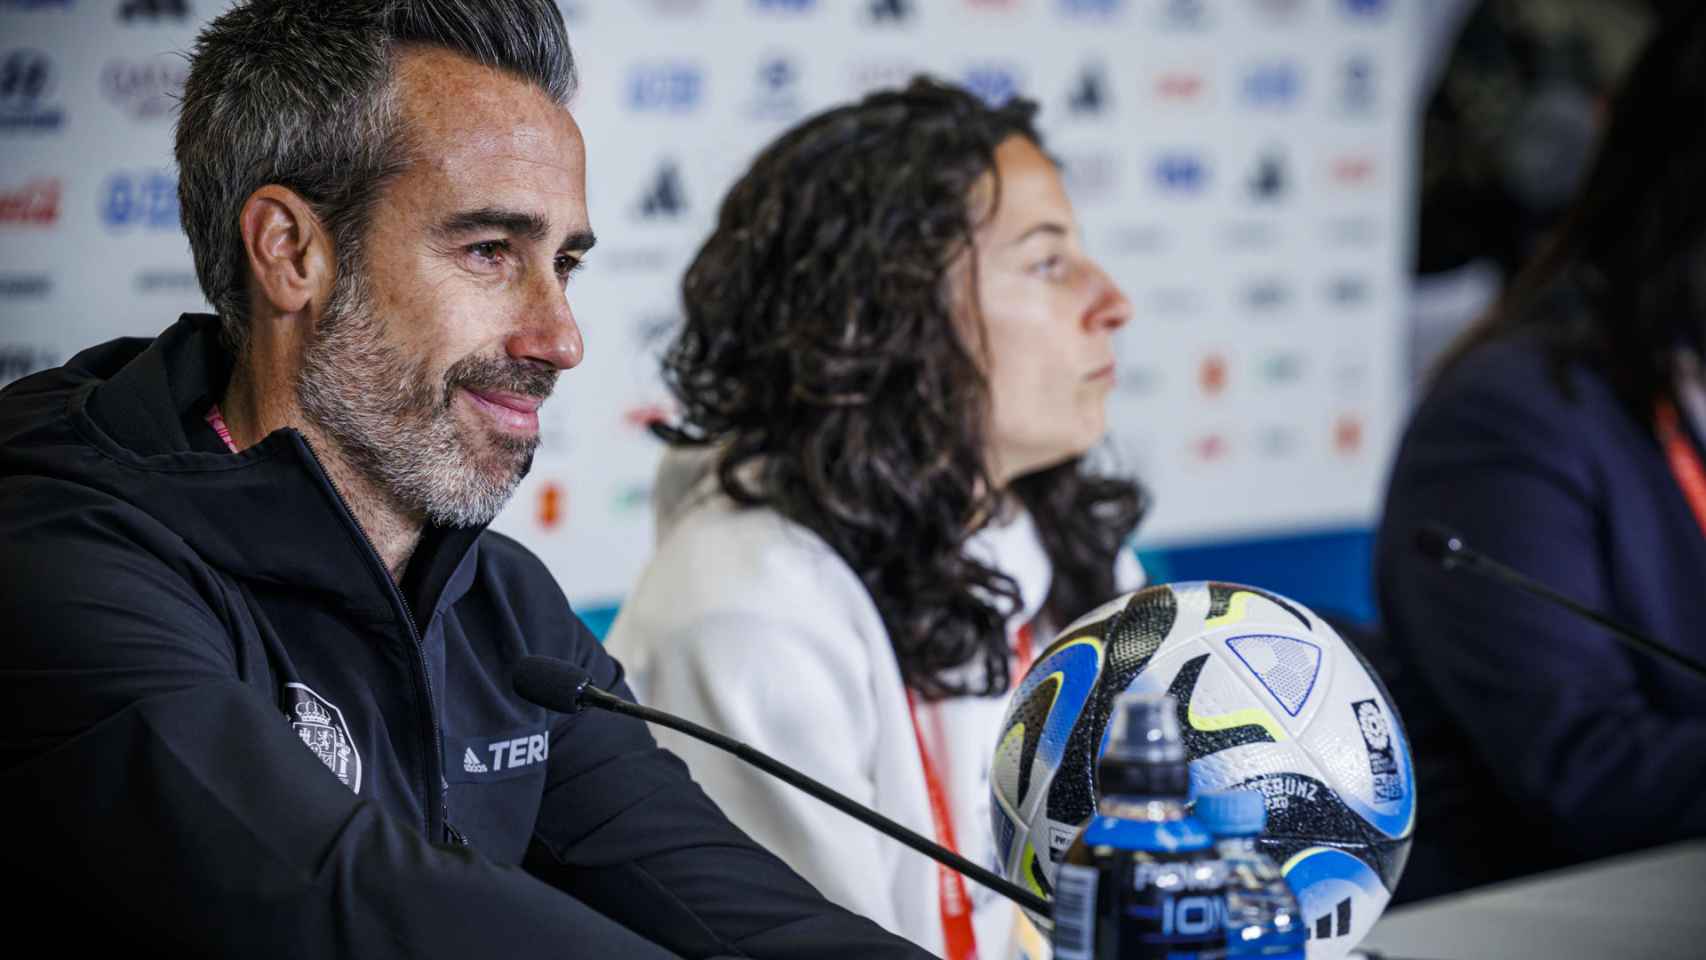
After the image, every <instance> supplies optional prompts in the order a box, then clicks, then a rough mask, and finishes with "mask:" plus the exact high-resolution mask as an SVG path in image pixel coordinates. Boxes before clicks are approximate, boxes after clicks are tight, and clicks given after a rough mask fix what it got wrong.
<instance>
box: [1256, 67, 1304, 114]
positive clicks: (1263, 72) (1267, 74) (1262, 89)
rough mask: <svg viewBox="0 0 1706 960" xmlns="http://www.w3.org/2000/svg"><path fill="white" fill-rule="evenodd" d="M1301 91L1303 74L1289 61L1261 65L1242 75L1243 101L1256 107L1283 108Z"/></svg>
mask: <svg viewBox="0 0 1706 960" xmlns="http://www.w3.org/2000/svg"><path fill="white" fill-rule="evenodd" d="M1302 89H1303V74H1302V71H1301V70H1300V69H1299V68H1298V66H1297V64H1295V63H1291V62H1289V61H1280V62H1276V63H1261V64H1257V65H1256V66H1254V67H1251V68H1250V72H1249V73H1246V74H1245V75H1244V99H1245V100H1246V101H1248V102H1249V103H1251V104H1253V105H1255V106H1258V107H1284V106H1289V105H1291V104H1292V103H1293V102H1295V101H1296V100H1297V98H1298V96H1299V94H1300V92H1301V91H1302Z"/></svg>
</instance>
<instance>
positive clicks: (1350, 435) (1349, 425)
mask: <svg viewBox="0 0 1706 960" xmlns="http://www.w3.org/2000/svg"><path fill="white" fill-rule="evenodd" d="M1333 450H1334V451H1335V452H1337V453H1338V454H1340V455H1341V456H1346V457H1349V456H1355V455H1356V454H1357V453H1358V452H1359V451H1360V450H1362V418H1361V417H1359V416H1357V415H1356V414H1351V413H1347V414H1345V415H1343V416H1341V417H1339V418H1338V419H1337V420H1335V421H1333Z"/></svg>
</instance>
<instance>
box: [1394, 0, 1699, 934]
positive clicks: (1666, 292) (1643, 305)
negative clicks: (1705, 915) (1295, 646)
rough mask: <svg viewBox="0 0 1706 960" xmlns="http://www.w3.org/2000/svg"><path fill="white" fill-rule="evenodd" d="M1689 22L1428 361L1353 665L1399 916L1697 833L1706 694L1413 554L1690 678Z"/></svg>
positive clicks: (1693, 372)
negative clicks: (1379, 710) (1609, 621)
mask: <svg viewBox="0 0 1706 960" xmlns="http://www.w3.org/2000/svg"><path fill="white" fill-rule="evenodd" d="M1702 118H1706V8H1701V7H1699V6H1698V5H1696V6H1693V7H1691V8H1690V9H1689V10H1687V11H1686V12H1684V13H1682V14H1680V15H1679V16H1678V18H1677V19H1676V20H1675V21H1674V22H1673V23H1671V24H1668V25H1667V26H1666V27H1664V28H1662V29H1660V30H1659V31H1658V32H1657V39H1656V40H1655V41H1654V42H1653V44H1652V45H1651V46H1650V47H1649V48H1648V49H1647V50H1646V51H1645V52H1644V54H1643V55H1642V58H1641V60H1640V62H1639V63H1638V64H1637V65H1636V67H1635V68H1634V70H1633V72H1632V73H1631V75H1630V76H1629V78H1628V80H1627V81H1626V84H1625V86H1624V87H1623V89H1622V90H1621V92H1620V93H1619V95H1618V96H1617V98H1616V100H1615V101H1614V103H1613V105H1612V112H1611V119H1610V124H1609V127H1608V128H1607V132H1606V138H1605V140H1604V143H1603V146H1602V148H1601V151H1600V154H1599V156H1598V159H1597V160H1596V162H1595V166H1594V169H1593V171H1592V172H1591V173H1590V175H1589V177H1588V179H1587V180H1586V181H1585V182H1584V184H1583V187H1582V189H1581V191H1580V192H1579V193H1578V195H1577V197H1576V199H1575V202H1574V206H1573V209H1572V212H1571V213H1570V214H1569V216H1568V217H1567V218H1566V220H1565V222H1564V224H1563V225H1562V226H1561V227H1560V229H1559V231H1558V232H1557V233H1556V234H1555V236H1554V237H1553V238H1552V240H1551V241H1550V243H1549V244H1548V245H1547V246H1546V247H1545V248H1544V249H1543V250H1542V252H1541V253H1540V254H1539V256H1538V257H1537V258H1536V259H1535V260H1534V261H1532V262H1531V263H1530V264H1529V265H1528V266H1527V267H1526V268H1525V269H1524V271H1523V272H1522V273H1521V274H1519V276H1518V277H1517V278H1516V280H1515V282H1514V283H1513V284H1512V286H1511V287H1510V289H1509V290H1508V291H1507V293H1506V294H1505V296H1504V297H1503V299H1502V300H1501V301H1500V302H1499V303H1498V304H1497V305H1496V306H1495V308H1494V310H1493V311H1492V312H1491V313H1489V314H1488V315H1487V316H1486V317H1485V318H1483V319H1482V320H1481V321H1479V322H1478V323H1477V324H1476V325H1474V326H1473V327H1471V328H1470V329H1469V330H1468V331H1467V332H1466V333H1465V334H1464V335H1463V337H1462V338H1461V339H1460V340H1459V341H1458V342H1457V343H1456V344H1455V345H1454V347H1453V348H1452V349H1451V350H1449V351H1447V353H1446V355H1445V356H1444V358H1443V359H1442V361H1441V363H1440V365H1439V367H1438V368H1437V370H1436V373H1435V375H1434V378H1433V381H1432V384H1431V387H1430V389H1429V390H1428V393H1427V396H1426V398H1425V399H1424V401H1423V402H1422V403H1421V405H1420V407H1419V408H1418V410H1417V411H1416V413H1415V416H1414V418H1413V420H1412V421H1411V423H1410V425H1409V427H1408V429H1407V430H1406V432H1405V435H1404V440H1403V443H1402V446H1401V449H1400V451H1399V454H1398V458H1397V461H1396V464H1395V466H1394V468H1393V472H1392V477H1391V483H1390V487H1389V489H1388V492H1387V501H1386V507H1385V516H1384V518H1383V521H1382V523H1381V527H1380V533H1379V539H1378V545H1377V547H1376V566H1377V577H1378V591H1379V600H1380V604H1381V610H1382V616H1383V618H1384V621H1385V627H1386V629H1385V633H1384V635H1383V636H1380V637H1376V638H1372V639H1371V640H1370V642H1369V643H1368V644H1367V646H1368V648H1369V649H1368V652H1369V653H1370V655H1371V658H1372V659H1373V660H1374V661H1375V663H1376V665H1377V667H1378V668H1379V669H1380V671H1381V673H1382V674H1383V676H1384V677H1385V678H1386V679H1387V681H1388V683H1389V685H1390V686H1391V688H1392V691H1393V694H1394V696H1395V698H1396V699H1397V701H1398V704H1399V708H1400V710H1401V712H1402V714H1403V716H1404V719H1405V721H1406V724H1407V726H1408V728H1409V732H1410V735H1411V738H1412V742H1413V745H1414V750H1415V757H1416V763H1417V771H1418V779H1419V784H1418V797H1419V801H1420V813H1419V817H1420V822H1419V823H1418V825H1417V830H1416V846H1415V848H1414V851H1413V853H1412V856H1411V863H1410V866H1409V869H1408V872H1407V874H1406V876H1405V879H1404V881H1403V882H1402V883H1401V884H1400V886H1399V888H1398V891H1397V896H1396V898H1395V899H1396V901H1398V902H1401V901H1405V900H1415V899H1418V898H1421V897H1427V896H1432V895H1436V894H1440V893H1446V892H1449V891H1452V890H1457V889H1461V888H1464V887H1470V886H1475V885H1478V884H1482V883H1487V882H1491V881H1496V880H1501V879H1504V878H1507V877H1512V876H1517V875H1521V874H1525V873H1531V872H1535V871H1539V870H1543V869H1547V868H1552V867H1558V866H1562V865H1565V864H1569V863H1574V862H1579V861H1583V860H1587V859H1591V858H1595V857H1600V856H1605V855H1610V854H1615V853H1619V852H1623V851H1629V850H1635V849H1639V848H1642V847H1647V846H1651V845H1655V844H1661V843H1665V842H1667V841H1672V840H1676V839H1680V838H1685V837H1695V836H1701V835H1706V681H1702V680H1700V679H1699V678H1697V677H1695V676H1692V675H1690V674H1687V673H1685V672H1682V671H1679V670H1678V669H1676V668H1675V667H1673V666H1672V665H1670V664H1669V663H1667V662H1664V661H1661V660H1658V659H1655V658H1653V657H1651V656H1648V655H1646V654H1643V653H1639V652H1635V651H1632V650H1630V649H1628V648H1626V647H1624V646H1622V645H1620V644H1619V643H1617V642H1616V641H1615V640H1614V639H1613V638H1612V637H1611V635H1610V634H1608V633H1607V632H1606V631H1604V630H1601V629H1598V628H1595V627H1593V626H1591V625H1589V624H1586V623H1583V622H1582V621H1581V620H1579V619H1578V618H1576V617H1573V616H1571V615H1569V614H1568V613H1566V612H1563V611H1561V610H1558V609H1555V608H1554V607H1552V606H1549V605H1547V604H1545V603H1543V602H1541V601H1538V600H1535V599H1532V598H1530V597H1528V596H1527V595H1524V594H1522V593H1518V592H1515V591H1513V590H1512V589H1510V588H1507V587H1504V586H1501V585H1499V584H1497V583H1492V582H1484V581H1481V580H1477V579H1472V578H1470V577H1467V576H1464V575H1462V574H1454V573H1448V572H1445V571H1443V570H1441V569H1440V568H1439V567H1438V566H1437V565H1436V564H1434V563H1433V562H1432V561H1430V560H1429V559H1427V558H1426V557H1424V556H1422V555H1421V554H1420V553H1418V552H1417V551H1416V549H1415V547H1414V541H1415V534H1416V531H1417V529H1418V528H1420V527H1422V526H1423V525H1425V524H1428V523H1441V524H1444V525H1446V526H1448V527H1450V528H1452V529H1454V530H1456V531H1457V532H1459V533H1460V534H1461V535H1462V536H1463V538H1464V540H1465V541H1466V542H1467V543H1469V544H1471V545H1473V546H1475V547H1476V548H1478V549H1479V550H1481V551H1482V552H1484V553H1486V554H1488V555H1489V556H1491V557H1492V558H1494V559H1496V560H1500V561H1503V562H1504V563H1507V564H1509V565H1511V566H1513V567H1515V568H1516V569H1518V570H1520V571H1522V572H1523V573H1526V574H1528V575H1530V576H1532V577H1535V578H1537V579H1539V580H1540V581H1542V582H1544V583H1546V584H1548V585H1550V586H1551V587H1553V588H1554V589H1556V590H1558V591H1559V592H1562V593H1564V594H1566V595H1568V596H1570V597H1574V598H1577V599H1579V600H1580V601H1581V602H1583V603H1585V604H1587V605H1588V606H1590V607H1593V608H1595V609H1598V610H1601V611H1604V612H1605V613H1607V614H1609V615H1611V616H1613V617H1615V618H1617V619H1618V620H1621V621H1623V622H1625V623H1628V624H1630V625H1632V626H1633V627H1635V628H1636V629H1637V630H1639V631H1641V632H1643V633H1644V634H1646V635H1648V636H1651V637H1654V638H1656V639H1658V640H1660V641H1661V642H1664V643H1666V644H1669V645H1671V646H1673V647H1675V648H1677V649H1679V650H1682V651H1684V652H1687V653H1689V654H1691V655H1693V656H1695V657H1706V631H1703V630H1702V629H1701V624H1703V623H1706V468H1702V466H1701V464H1702V461H1703V459H1706V457H1703V454H1706V451H1703V448H1702V438H1703V436H1706V379H1703V378H1702V374H1701V355H1702V346H1703V342H1706V173H1703V171H1706V125H1702V123H1701V122H1700V121H1701V120H1702Z"/></svg>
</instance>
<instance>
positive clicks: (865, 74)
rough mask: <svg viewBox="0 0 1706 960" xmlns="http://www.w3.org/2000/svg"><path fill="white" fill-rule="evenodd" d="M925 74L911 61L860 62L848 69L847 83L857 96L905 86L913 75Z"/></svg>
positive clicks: (921, 68)
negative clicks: (872, 91)
mask: <svg viewBox="0 0 1706 960" xmlns="http://www.w3.org/2000/svg"><path fill="white" fill-rule="evenodd" d="M923 72H925V70H924V68H923V67H921V66H919V65H918V63H917V62H915V61H912V60H899V59H894V60H861V61H858V62H856V63H854V64H853V65H852V66H851V67H849V68H848V73H847V82H848V85H849V87H850V88H851V90H852V93H853V94H854V95H855V96H857V95H860V94H863V93H866V92H868V91H871V90H883V89H887V88H890V87H900V86H905V85H906V83H907V81H909V80H911V79H912V77H913V75H914V74H918V73H923Z"/></svg>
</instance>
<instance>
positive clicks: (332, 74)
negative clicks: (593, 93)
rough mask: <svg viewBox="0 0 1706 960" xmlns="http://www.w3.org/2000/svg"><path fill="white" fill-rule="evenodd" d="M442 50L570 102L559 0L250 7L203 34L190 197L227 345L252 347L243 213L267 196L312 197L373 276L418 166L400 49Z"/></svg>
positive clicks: (188, 213)
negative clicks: (386, 220) (374, 256)
mask: <svg viewBox="0 0 1706 960" xmlns="http://www.w3.org/2000/svg"><path fill="white" fill-rule="evenodd" d="M408 47H439V48H442V49H445V50H449V51H451V52H453V53H457V54H461V55H462V56H465V57H467V58H468V59H470V60H473V61H475V62H478V63H481V64H485V65H486V66H490V67H493V68H496V69H499V70H502V71H504V72H506V73H509V74H511V75H513V76H516V77H519V78H520V79H522V80H525V81H527V82H529V83H532V84H533V85H534V86H536V87H538V88H539V89H541V90H543V91H545V92H546V93H548V94H549V95H550V96H551V97H552V98H553V99H555V100H556V101H557V102H559V103H564V104H566V103H567V102H568V100H569V97H570V96H571V95H573V93H574V88H575V65H574V56H573V55H572V54H571V53H570V51H569V37H568V32H567V30H566V29H565V28H564V26H563V17H562V14H561V13H559V12H558V10H557V8H556V6H555V4H553V3H551V2H550V0H333V2H326V0H248V2H244V3H239V4H237V5H236V6H235V7H234V8H233V9H231V10H230V11H228V12H226V13H225V14H223V15H221V16H220V17H218V18H217V19H215V20H214V21H213V22H212V23H210V24H209V25H208V26H207V29H205V30H203V31H202V33H201V36H199V37H197V38H196V44H195V49H194V51H193V53H192V54H191V57H190V74H189V80H188V81H187V83H186V84H185V86H184V98H183V104H182V107H181V110H180V112H179V115H178V127H177V142H176V154H177V160H178V200H179V205H180V210H181V217H182V221H183V225H184V232H185V233H187V234H189V240H190V251H191V252H192V253H193V254H194V256H195V269H196V276H197V278H199V279H200V281H201V289H202V292H203V293H204V294H205V295H206V296H207V299H208V302H209V303H211V304H212V305H213V309H214V310H215V311H216V312H218V314H219V317H220V321H221V327H222V329H223V331H224V334H225V339H226V342H227V343H228V344H229V345H230V346H231V348H232V349H234V350H238V351H240V350H241V349H242V348H243V346H244V344H245V343H246V342H247V337H248V320H249V299H248V296H249V295H248V267H247V257H246V255H245V253H244V250H243V239H242V233H241V228H240V226H239V218H240V214H241V212H242V209H243V204H244V202H245V201H247V200H248V198H249V196H250V195H251V194H253V193H254V192H255V191H256V190H258V189H260V188H261V187H263V186H266V185H267V184H279V185H280V186H284V187H288V188H289V189H291V190H293V191H295V192H296V193H297V194H299V195H301V196H302V198H303V199H305V200H307V201H308V203H309V204H311V205H312V206H313V208H314V211H315V213H316V214H317V215H318V216H320V218H321V219H322V220H323V221H324V222H325V223H326V224H327V227H328V229H329V230H330V231H331V235H332V243H333V246H334V251H335V255H336V256H337V261H338V269H339V270H340V272H341V271H345V270H352V269H353V270H360V269H363V268H364V262H363V257H362V239H363V237H364V236H365V234H366V230H367V225H368V221H369V219H370V215H371V210H372V205H373V201H374V198H375V197H376V196H377V195H378V193H379V192H380V190H381V189H382V188H383V187H384V185H385V184H386V182H387V181H389V180H390V179H391V178H392V177H394V176H395V175H396V174H397V173H398V172H400V171H401V170H402V169H403V167H404V166H405V165H406V164H407V162H408V159H409V142H408V141H409V138H408V131H407V130H405V129H403V125H402V124H401V123H400V122H399V111H398V104H397V97H396V91H395V83H394V82H393V80H394V67H395V64H396V58H397V54H398V52H399V51H401V50H403V49H405V48H408Z"/></svg>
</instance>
